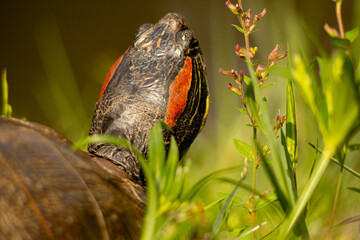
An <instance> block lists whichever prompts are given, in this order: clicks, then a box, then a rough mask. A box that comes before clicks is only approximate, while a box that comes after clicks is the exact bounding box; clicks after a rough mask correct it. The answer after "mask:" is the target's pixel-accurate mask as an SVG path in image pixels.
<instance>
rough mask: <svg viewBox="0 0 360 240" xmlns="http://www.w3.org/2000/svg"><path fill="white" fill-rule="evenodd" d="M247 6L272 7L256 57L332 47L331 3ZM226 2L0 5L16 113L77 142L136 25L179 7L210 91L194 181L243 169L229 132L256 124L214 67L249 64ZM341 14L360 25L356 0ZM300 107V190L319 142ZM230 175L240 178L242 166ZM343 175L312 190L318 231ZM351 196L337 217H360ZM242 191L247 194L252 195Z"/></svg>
mask: <svg viewBox="0 0 360 240" xmlns="http://www.w3.org/2000/svg"><path fill="white" fill-rule="evenodd" d="M233 2H234V1H233ZM243 2H244V3H243V4H244V8H245V9H247V8H249V7H250V8H251V9H252V10H253V14H257V13H260V12H261V10H262V9H263V8H267V10H268V13H267V15H266V16H265V17H264V18H263V19H262V20H261V21H260V22H259V23H258V27H257V29H258V30H259V31H258V32H256V33H254V34H253V35H251V42H252V44H251V45H252V46H257V47H258V48H259V51H258V54H257V57H258V58H259V59H260V62H262V63H263V64H265V61H266V59H267V56H268V54H269V52H270V51H271V50H272V49H273V48H274V46H275V45H276V44H279V45H280V46H281V50H280V52H281V53H282V52H283V51H285V50H286V46H287V44H289V45H290V50H291V52H290V53H291V55H294V54H296V53H297V52H299V49H301V51H303V52H304V53H305V54H306V55H308V57H309V59H311V57H313V56H315V55H317V54H318V47H319V46H321V47H323V48H324V49H325V50H327V51H329V50H331V49H332V47H331V44H330V41H329V38H328V37H327V35H326V33H325V32H324V30H323V25H324V23H325V22H327V23H328V24H329V25H330V26H333V27H337V24H336V19H335V4H334V2H333V1H331V0H316V1H313V0H301V1H295V0H258V1H251V0H245V1H243ZM224 3H225V0H206V1H205V0H181V1H165V0H155V1H139V0H138V1H115V0H106V1H84V0H80V1H69V0H65V1H45V0H42V1H39V0H37V1H1V3H0V9H1V13H0V67H1V68H5V67H6V68H7V73H8V82H9V88H10V89H9V102H10V104H11V105H12V107H13V116H15V117H18V118H26V119H28V120H31V121H35V122H39V123H42V124H45V125H48V126H50V127H52V128H54V129H56V130H57V131H59V132H61V133H62V134H64V135H65V136H67V137H68V138H70V139H71V140H72V141H75V142H76V141H78V140H79V139H81V138H83V137H85V136H86V135H87V132H88V129H89V126H90V123H91V117H92V112H93V108H94V105H95V103H96V101H97V99H98V97H99V92H100V88H101V84H102V81H103V79H104V78H105V75H106V73H107V71H108V69H109V68H110V66H111V65H112V63H113V62H114V61H115V60H116V59H117V58H118V57H119V56H120V55H121V54H122V53H123V52H124V51H125V50H126V49H127V48H128V47H129V46H130V45H132V43H133V40H134V35H135V32H136V30H137V28H138V27H139V26H140V25H141V24H143V23H155V22H156V21H158V20H159V19H160V18H161V17H163V16H164V15H165V14H166V13H168V12H179V13H182V14H183V15H184V16H185V18H186V19H187V22H188V23H189V24H190V27H191V28H192V29H193V30H194V32H195V34H196V36H197V38H198V40H199V42H200V45H201V48H202V50H203V53H204V56H205V60H206V64H207V74H208V81H209V88H210V93H211V102H210V112H209V116H208V121H207V125H206V126H205V128H204V130H203V131H202V133H201V134H200V135H199V137H198V138H197V139H196V141H195V142H194V144H193V146H192V148H191V150H190V151H189V153H188V154H187V158H189V159H191V160H192V166H191V168H190V178H189V180H188V183H189V185H191V183H193V182H194V181H195V180H196V179H199V178H200V177H202V176H204V175H205V174H207V173H209V172H211V171H214V170H216V169H220V168H224V167H227V166H234V165H241V164H242V163H243V159H242V157H241V156H240V154H238V153H237V152H236V150H235V147H234V146H233V138H238V139H241V140H243V141H245V142H248V143H251V140H250V139H251V129H250V128H249V127H246V126H244V124H245V123H248V119H247V118H246V116H243V115H242V114H241V113H240V112H239V111H237V110H236V107H240V102H239V100H238V99H237V97H236V96H235V95H234V94H232V93H231V92H230V91H229V90H228V89H227V87H226V86H227V84H228V83H229V82H231V79H229V78H226V77H224V76H222V75H220V74H219V73H218V70H219V68H220V67H222V68H224V69H227V70H230V69H231V68H234V69H236V70H239V69H243V70H245V69H246V67H245V65H244V64H243V63H241V62H240V61H239V60H238V59H237V58H236V56H235V54H234V46H235V44H236V43H239V44H240V45H243V36H242V35H241V34H240V33H239V32H237V31H236V30H235V28H234V27H232V26H231V24H237V20H236V18H235V16H234V15H233V14H232V13H231V12H230V11H229V10H228V9H227V8H226V6H225V4H224ZM342 12H343V19H344V26H345V29H346V30H350V29H352V28H354V27H356V26H360V1H359V0H345V1H344V3H343V11H342ZM359 45H360V42H359V39H357V40H356V42H355V43H354V44H353V49H352V52H353V53H355V54H354V55H356V56H359V54H358V53H359V52H360V46H359ZM281 64H285V61H284V62H283V63H281ZM268 81H269V82H275V83H276V85H275V86H272V87H271V88H267V89H265V90H264V91H263V93H264V95H265V96H266V97H267V99H268V106H269V109H270V113H271V115H272V117H273V119H274V121H275V117H276V115H278V114H279V112H280V113H281V114H285V86H286V81H285V79H284V78H282V77H280V76H276V75H272V76H271V77H270V78H269V80H268ZM297 108H298V109H297V110H298V116H297V117H298V118H297V120H298V131H299V133H298V138H299V139H298V142H299V149H300V151H299V166H298V168H299V175H298V176H300V177H299V179H298V181H299V186H300V187H301V186H302V184H303V183H304V182H305V181H306V179H307V177H308V176H309V173H308V172H307V171H309V169H310V167H311V164H312V162H313V160H314V159H315V153H314V151H313V150H311V149H310V148H309V147H308V146H307V145H306V144H305V143H304V141H303V139H307V140H309V141H311V142H313V143H317V142H318V143H319V146H320V147H321V138H320V134H319V133H318V130H317V126H316V124H315V121H314V118H313V117H312V115H311V113H310V111H308V110H307V108H306V106H304V103H303V102H302V100H301V98H300V96H297ZM344 117H346V116H344ZM0 134H1V133H0ZM359 160H360V159H359V155H356V154H352V155H351V156H350V158H349V159H348V162H347V164H348V165H349V166H351V167H353V168H354V169H358V170H359V169H360V161H359ZM234 172H235V173H234V174H233V176H234V177H235V178H236V176H237V174H238V173H239V172H236V171H234ZM337 176H338V167H335V166H330V167H329V169H328V171H327V177H326V178H325V179H324V180H323V181H322V182H321V184H320V186H319V189H320V190H323V191H324V193H326V194H322V195H321V196H319V195H315V197H314V199H313V200H312V203H313V205H314V206H313V207H314V208H315V209H316V211H314V212H315V214H313V215H312V217H313V218H314V219H315V220H314V223H313V228H314V229H316V226H317V225H316V224H318V225H319V222H317V220H316V217H320V218H321V219H323V220H322V221H325V222H326V221H327V220H326V219H329V216H330V214H331V206H332V199H333V196H334V193H335V186H336V180H334V179H337ZM248 178H249V180H250V178H251V177H250V176H249V177H248ZM258 181H259V184H258V186H259V191H266V190H268V189H270V185H269V184H268V183H267V179H266V177H265V176H264V174H263V173H262V171H261V167H260V172H259V174H258ZM359 184H360V181H359V180H358V179H356V178H354V177H352V176H351V175H349V174H346V173H345V176H344V182H343V185H344V187H347V186H359ZM231 188H232V186H230V185H229V184H224V183H221V182H214V184H211V186H208V187H207V188H206V189H205V190H204V191H203V192H202V195H203V199H204V201H205V203H210V202H211V201H213V200H215V199H217V198H218V196H217V193H218V192H225V193H226V192H229V191H230V189H231ZM348 192H349V191H348V190H346V189H345V190H344V191H343V194H342V195H341V199H340V204H339V208H338V211H339V212H340V213H339V214H338V215H337V218H336V222H338V221H341V220H342V219H344V218H346V217H350V216H351V215H354V214H356V213H357V215H360V214H359V213H360V206H359V204H358V203H359V202H360V199H359V198H356V195H355V197H354V194H353V193H352V195H351V197H346V196H350V195H347V194H349V193H348ZM241 194H242V196H243V197H244V198H246V197H247V196H248V194H249V193H247V192H240V196H241ZM319 221H320V220H319ZM320 222H321V221H320ZM320 225H321V224H320Z"/></svg>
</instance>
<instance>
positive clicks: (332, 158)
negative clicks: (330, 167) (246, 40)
mask: <svg viewBox="0 0 360 240" xmlns="http://www.w3.org/2000/svg"><path fill="white" fill-rule="evenodd" d="M306 142H307V143H308V144H309V145H310V146H311V147H312V148H313V149H315V150H316V151H317V152H319V153H322V150H321V149H319V148H317V147H316V146H315V145H314V144H312V143H311V142H308V141H306ZM330 159H331V161H332V162H333V163H335V164H336V165H338V166H340V167H341V166H342V165H341V163H340V161H339V160H337V159H336V158H334V157H331V158H330ZM343 168H344V169H345V170H346V171H348V172H349V173H351V174H352V175H354V176H355V177H357V178H360V173H358V172H356V171H355V170H354V169H352V168H351V167H349V166H347V165H345V164H344V165H343Z"/></svg>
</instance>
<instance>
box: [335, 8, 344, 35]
mask: <svg viewBox="0 0 360 240" xmlns="http://www.w3.org/2000/svg"><path fill="white" fill-rule="evenodd" d="M341 3H342V2H341V1H338V2H336V19H337V22H338V25H339V32H340V37H341V38H345V33H344V25H343V22H342V17H341Z"/></svg>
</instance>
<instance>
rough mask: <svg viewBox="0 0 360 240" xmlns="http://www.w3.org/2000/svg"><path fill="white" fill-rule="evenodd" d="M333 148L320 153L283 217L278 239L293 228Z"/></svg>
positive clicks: (327, 162) (328, 160)
mask: <svg viewBox="0 0 360 240" xmlns="http://www.w3.org/2000/svg"><path fill="white" fill-rule="evenodd" d="M334 152H335V150H334V149H333V148H325V149H324V152H323V154H322V155H321V158H320V160H319V161H318V162H317V164H316V166H315V169H314V172H313V174H312V175H311V177H310V179H309V181H308V182H307V183H306V184H305V186H304V190H303V192H302V193H301V195H300V196H299V198H298V200H297V202H296V204H295V206H294V207H293V208H292V210H291V212H290V214H289V215H288V217H287V218H286V219H285V221H284V223H283V226H282V227H283V230H284V231H283V232H282V236H280V239H286V236H287V235H288V234H289V233H290V231H291V230H292V229H293V228H294V226H295V224H296V222H297V221H298V219H299V217H301V216H302V213H303V211H304V208H305V206H306V204H307V202H308V201H309V199H310V197H311V195H312V193H313V192H314V190H315V188H316V186H317V185H318V183H319V181H320V179H321V177H322V176H323V174H324V172H325V170H326V168H327V166H328V165H329V162H330V159H331V156H332V155H333V154H334Z"/></svg>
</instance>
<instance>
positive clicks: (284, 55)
mask: <svg viewBox="0 0 360 240" xmlns="http://www.w3.org/2000/svg"><path fill="white" fill-rule="evenodd" d="M286 56H287V51H285V52H284V53H283V54H281V55H278V56H276V57H275V59H274V61H275V62H276V61H279V60H280V59H283V58H286Z"/></svg>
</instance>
